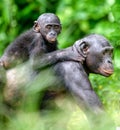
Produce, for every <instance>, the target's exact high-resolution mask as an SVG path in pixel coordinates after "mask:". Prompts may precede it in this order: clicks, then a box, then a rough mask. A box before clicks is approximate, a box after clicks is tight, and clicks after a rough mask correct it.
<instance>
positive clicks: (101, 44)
mask: <svg viewBox="0 0 120 130" xmlns="http://www.w3.org/2000/svg"><path fill="white" fill-rule="evenodd" d="M73 48H74V50H76V53H80V54H81V55H82V56H83V57H84V58H85V61H84V62H83V64H81V63H78V62H74V61H64V62H61V63H58V64H57V65H56V66H55V71H56V73H57V75H58V76H59V78H60V80H61V81H62V83H63V84H64V86H65V87H66V88H67V89H68V90H69V91H70V92H71V93H72V94H73V96H74V97H75V98H76V99H77V101H78V104H79V105H80V106H81V108H83V110H84V111H85V112H86V113H87V117H88V118H90V120H91V124H94V125H95V124H96V123H95V122H97V121H98V120H99V121H100V122H101V123H100V122H99V121H98V123H97V124H96V125H97V128H96V129H97V130H102V129H109V130H113V129H114V128H113V127H114V125H113V123H112V122H111V121H110V120H109V118H107V116H106V114H105V113H104V110H103V107H102V104H101V102H100V100H99V98H98V96H97V95H96V93H95V92H94V90H93V88H92V85H91V83H90V81H89V79H88V76H89V74H90V73H95V74H100V75H103V76H106V77H108V76H110V75H111V74H113V71H114V69H113V64H112V53H113V47H112V46H111V45H110V43H109V41H108V40H107V39H105V38H104V37H103V36H101V35H98V34H92V35H89V36H87V37H85V38H83V39H81V40H78V41H76V42H75V44H74V45H73ZM91 118H92V119H91ZM103 120H104V122H103ZM112 125H113V126H112ZM98 126H99V127H98Z"/></svg>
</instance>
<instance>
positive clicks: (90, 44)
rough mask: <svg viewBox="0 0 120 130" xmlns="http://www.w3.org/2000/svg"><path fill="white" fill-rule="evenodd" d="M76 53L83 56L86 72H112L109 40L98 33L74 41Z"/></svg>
mask: <svg viewBox="0 0 120 130" xmlns="http://www.w3.org/2000/svg"><path fill="white" fill-rule="evenodd" d="M74 46H75V47H76V49H77V51H78V53H80V54H82V56H83V57H85V61H84V65H85V66H86V70H87V71H88V73H96V74H101V75H103V76H106V77H107V76H110V75H111V74H113V71H114V69H113V64H112V54H113V47H112V46H111V45H110V44H109V41H108V40H107V39H106V38H105V37H103V36H101V35H98V34H92V35H89V36H86V37H85V38H83V39H81V40H78V41H77V42H75V44H74Z"/></svg>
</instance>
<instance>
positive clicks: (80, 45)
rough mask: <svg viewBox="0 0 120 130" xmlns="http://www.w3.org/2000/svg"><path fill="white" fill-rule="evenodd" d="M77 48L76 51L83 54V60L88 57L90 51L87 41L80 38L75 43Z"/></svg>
mask: <svg viewBox="0 0 120 130" xmlns="http://www.w3.org/2000/svg"><path fill="white" fill-rule="evenodd" d="M73 46H74V47H75V49H76V51H77V52H78V53H79V55H80V56H82V58H83V61H84V60H85V58H86V57H87V54H88V52H89V45H88V43H87V42H86V41H83V40H78V41H76V42H75V43H74V45H73Z"/></svg>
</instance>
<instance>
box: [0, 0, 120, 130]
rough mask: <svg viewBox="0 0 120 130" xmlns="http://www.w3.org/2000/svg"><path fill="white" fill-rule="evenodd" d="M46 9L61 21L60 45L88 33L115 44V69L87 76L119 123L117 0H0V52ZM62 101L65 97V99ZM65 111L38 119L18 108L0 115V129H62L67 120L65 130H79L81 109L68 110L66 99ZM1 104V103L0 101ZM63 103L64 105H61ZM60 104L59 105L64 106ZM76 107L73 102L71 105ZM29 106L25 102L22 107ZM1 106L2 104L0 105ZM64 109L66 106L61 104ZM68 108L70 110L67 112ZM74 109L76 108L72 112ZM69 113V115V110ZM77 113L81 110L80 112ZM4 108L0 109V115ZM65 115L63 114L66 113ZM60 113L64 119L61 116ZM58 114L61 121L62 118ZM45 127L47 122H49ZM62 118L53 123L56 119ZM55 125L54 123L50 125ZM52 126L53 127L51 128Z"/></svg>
mask: <svg viewBox="0 0 120 130" xmlns="http://www.w3.org/2000/svg"><path fill="white" fill-rule="evenodd" d="M45 12H53V13H55V14H57V15H58V17H59V18H60V20H61V22H62V28H63V29H62V33H61V34H60V35H59V38H58V40H59V48H65V47H68V46H70V45H72V44H73V43H74V42H75V41H76V40H78V39H80V38H82V37H83V36H85V35H87V34H90V33H99V34H102V35H104V36H105V37H107V38H108V39H109V41H110V42H111V44H112V45H113V47H114V66H115V72H114V74H113V75H112V76H111V77H109V78H105V77H102V76H98V75H90V79H91V82H92V84H93V87H94V89H95V91H96V93H97V94H98V95H99V97H100V99H101V101H102V102H103V104H104V105H105V108H106V110H107V112H108V113H109V114H110V115H111V116H112V118H113V119H114V120H115V123H116V125H118V126H119V125H120V120H119V117H120V75H119V74H120V50H119V49H120V1H119V0H100V1H99V0H76V1H75V0H1V2H0V55H2V53H3V51H4V49H5V48H6V47H7V45H8V44H10V43H11V42H12V41H13V40H14V39H15V38H16V37H17V36H18V35H19V34H20V33H22V32H23V31H25V30H27V29H29V28H31V27H32V26H33V22H34V21H35V20H36V19H37V18H38V16H39V15H40V14H42V13H45ZM64 100H65V99H64ZM63 102H65V104H66V102H67V104H68V107H66V108H67V111H66V113H67V114H68V115H69V116H70V115H71V116H70V117H69V120H68V117H67V116H65V115H64V114H63V115H62V114H60V115H58V117H57V116H56V114H55V116H54V114H52V115H51V116H49V117H46V118H44V119H42V120H40V118H39V116H38V113H36V112H35V113H29V114H28V113H27V112H23V111H21V110H19V112H18V113H17V116H15V117H14V118H13V117H8V120H9V123H6V122H7V121H6V119H4V118H3V117H2V116H0V121H1V123H0V130H2V129H4V130H54V129H55V130H56V129H57V130H59V129H60V130H64V128H61V126H63V124H64V120H66V121H67V125H66V130H79V128H80V126H79V125H78V124H79V122H81V120H83V119H82V118H83V117H82V118H80V117H79V115H81V112H80V111H79V110H78V109H77V106H76V107H75V108H72V109H70V106H71V107H73V105H71V104H72V103H71V102H70V101H69V100H67V101H66V100H65V101H63ZM1 105H2V104H1ZM1 105H0V106H1ZM63 106H64V105H63ZM63 106H61V108H62V107H63ZM74 106H75V105H74ZM25 107H26V108H27V107H28V106H27V105H26V106H25ZM1 108H2V107H1ZM64 108H65V106H64ZM68 108H69V111H68ZM75 110H76V111H75ZM69 112H71V114H70V113H69ZM79 112H80V113H79ZM3 113H4V108H2V109H0V114H1V115H2V114H3ZM67 114H66V115H67ZM63 116H65V117H66V118H65V117H64V119H63ZM61 117H62V119H63V120H61ZM51 118H53V121H52V123H51V124H50V123H48V126H46V122H49V121H51ZM56 119H57V120H58V119H59V120H61V122H59V123H55V120H56ZM53 124H54V125H53ZM53 126H54V127H53Z"/></svg>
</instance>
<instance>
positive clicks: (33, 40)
mask: <svg viewBox="0 0 120 130" xmlns="http://www.w3.org/2000/svg"><path fill="white" fill-rule="evenodd" d="M61 29H62V27H61V23H60V19H59V18H58V17H57V16H56V15H55V14H53V13H44V14H42V15H40V16H39V17H38V19H37V21H35V22H34V26H33V28H32V29H30V30H28V31H27V32H25V33H23V34H22V35H20V36H19V37H18V38H17V39H15V41H14V42H13V43H11V44H10V45H9V46H8V47H7V49H6V50H5V52H4V54H3V55H2V57H1V59H0V65H1V66H3V67H4V68H5V69H10V68H13V67H15V66H16V65H18V64H21V63H23V62H25V61H28V60H29V59H34V58H36V57H37V56H38V55H39V56H40V55H42V54H44V53H48V52H52V51H55V50H57V44H58V42H57V37H58V35H59V34H60V32H61ZM58 53H63V54H62V55H59V56H61V57H59V59H54V60H56V61H53V62H57V61H58V60H60V59H62V60H75V59H76V60H78V59H79V58H80V57H79V58H78V59H77V56H76V55H75V56H74V53H71V52H70V54H66V53H64V52H63V51H59V52H58ZM55 55H56V53H55V54H54V55H53V56H55ZM79 60H81V61H82V59H79ZM50 62H52V61H50Z"/></svg>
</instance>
